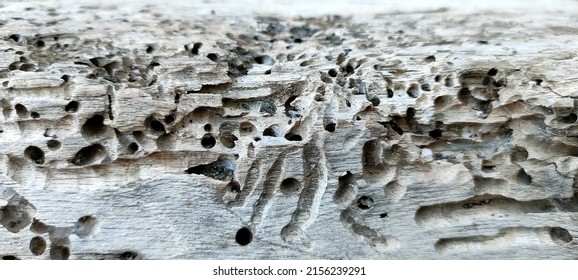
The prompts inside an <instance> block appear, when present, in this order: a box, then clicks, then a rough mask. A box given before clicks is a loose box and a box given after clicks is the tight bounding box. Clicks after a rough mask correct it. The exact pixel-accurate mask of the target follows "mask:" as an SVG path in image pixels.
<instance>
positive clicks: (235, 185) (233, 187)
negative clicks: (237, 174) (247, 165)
mask: <svg viewBox="0 0 578 280" xmlns="http://www.w3.org/2000/svg"><path fill="white" fill-rule="evenodd" d="M227 187H228V188H229V190H230V191H231V192H234V193H238V192H240V191H241V184H239V182H237V181H231V182H229V184H227Z"/></svg>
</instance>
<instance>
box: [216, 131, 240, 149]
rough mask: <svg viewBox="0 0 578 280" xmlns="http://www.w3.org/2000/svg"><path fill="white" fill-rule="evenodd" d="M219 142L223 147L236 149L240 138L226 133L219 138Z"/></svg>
mask: <svg viewBox="0 0 578 280" xmlns="http://www.w3.org/2000/svg"><path fill="white" fill-rule="evenodd" d="M219 140H220V141H221V144H223V146H225V147H227V148H229V149H232V148H235V141H237V140H239V138H237V136H235V135H233V134H230V133H225V134H223V135H221V136H220V137H219Z"/></svg>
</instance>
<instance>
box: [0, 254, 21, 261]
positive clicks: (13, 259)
mask: <svg viewBox="0 0 578 280" xmlns="http://www.w3.org/2000/svg"><path fill="white" fill-rule="evenodd" d="M2 260H3V261H17V260H20V258H18V257H17V256H12V255H4V256H2Z"/></svg>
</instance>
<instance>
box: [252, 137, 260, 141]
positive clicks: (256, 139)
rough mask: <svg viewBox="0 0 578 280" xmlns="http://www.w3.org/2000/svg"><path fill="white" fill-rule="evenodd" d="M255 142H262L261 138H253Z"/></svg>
mask: <svg viewBox="0 0 578 280" xmlns="http://www.w3.org/2000/svg"><path fill="white" fill-rule="evenodd" d="M253 140H254V141H255V142H259V141H261V137H255V138H253Z"/></svg>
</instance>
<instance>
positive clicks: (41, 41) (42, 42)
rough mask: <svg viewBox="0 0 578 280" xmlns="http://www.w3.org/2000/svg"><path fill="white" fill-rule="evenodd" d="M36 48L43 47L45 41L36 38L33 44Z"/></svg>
mask: <svg viewBox="0 0 578 280" xmlns="http://www.w3.org/2000/svg"><path fill="white" fill-rule="evenodd" d="M34 45H35V46H36V47H37V48H44V47H45V46H46V42H44V41H43V40H38V41H36V44H34Z"/></svg>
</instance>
